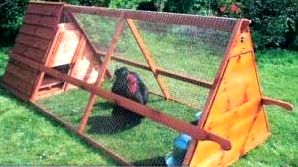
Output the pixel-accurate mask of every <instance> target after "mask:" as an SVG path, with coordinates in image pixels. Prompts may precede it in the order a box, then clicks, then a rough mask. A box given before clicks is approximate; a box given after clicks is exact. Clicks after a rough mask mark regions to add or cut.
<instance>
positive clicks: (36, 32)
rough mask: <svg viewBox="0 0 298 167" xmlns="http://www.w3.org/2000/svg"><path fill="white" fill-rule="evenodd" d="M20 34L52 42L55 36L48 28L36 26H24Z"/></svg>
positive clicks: (53, 31)
mask: <svg viewBox="0 0 298 167" xmlns="http://www.w3.org/2000/svg"><path fill="white" fill-rule="evenodd" d="M20 32H21V33H23V34H28V35H32V36H36V37H39V38H43V39H49V40H52V39H53V37H54V36H55V30H53V29H52V28H49V27H41V26H38V25H32V24H26V23H25V24H24V25H23V27H22V28H21V31H20Z"/></svg>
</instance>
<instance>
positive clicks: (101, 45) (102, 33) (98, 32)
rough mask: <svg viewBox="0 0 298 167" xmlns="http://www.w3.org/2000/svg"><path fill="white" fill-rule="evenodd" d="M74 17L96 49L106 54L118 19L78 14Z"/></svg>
mask: <svg viewBox="0 0 298 167" xmlns="http://www.w3.org/2000/svg"><path fill="white" fill-rule="evenodd" d="M75 16H76V18H77V20H78V22H79V25H80V26H81V27H82V28H83V29H84V30H85V32H86V34H87V36H88V37H89V39H90V40H91V42H92V43H93V45H94V46H95V47H96V49H97V50H98V51H101V52H106V51H107V50H108V48H109V44H110V42H111V40H112V37H113V35H114V33H115V28H116V25H117V22H118V21H119V19H118V18H113V17H104V16H95V15H86V14H79V13H76V14H75Z"/></svg>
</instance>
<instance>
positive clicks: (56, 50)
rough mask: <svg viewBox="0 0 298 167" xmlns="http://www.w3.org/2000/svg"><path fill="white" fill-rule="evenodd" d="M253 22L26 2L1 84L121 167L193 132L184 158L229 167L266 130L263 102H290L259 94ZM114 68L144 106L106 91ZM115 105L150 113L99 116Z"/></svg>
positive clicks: (151, 157)
mask: <svg viewBox="0 0 298 167" xmlns="http://www.w3.org/2000/svg"><path fill="white" fill-rule="evenodd" d="M249 23H250V21H249V20H246V19H231V18H220V17H204V16H195V15H184V14H171V13H159V12H146V11H133V10H116V9H107V8H99V7H82V6H73V5H68V4H64V3H41V2H39V3H37V2H31V3H30V5H29V7H28V10H27V13H26V17H25V20H24V24H23V27H22V29H21V31H20V33H19V35H18V37H17V40H16V44H15V46H14V48H13V50H12V52H11V54H10V60H9V63H8V65H7V68H6V73H5V75H4V77H3V85H4V86H5V87H6V88H7V89H8V90H9V91H11V92H12V93H13V94H15V95H16V96H17V97H19V98H20V99H22V100H24V101H29V102H30V103H32V104H33V105H34V106H36V107H37V108H38V109H39V111H41V112H43V113H45V114H46V115H48V116H50V117H52V118H54V119H55V120H57V121H58V122H60V123H61V124H63V125H65V127H66V128H67V129H69V130H70V131H72V132H74V133H76V134H77V135H79V136H80V137H81V138H83V139H84V140H86V141H87V142H89V143H90V144H91V145H92V146H94V147H96V148H101V149H102V150H104V152H105V153H107V154H108V155H111V156H112V157H113V158H114V159H116V160H117V161H118V162H119V163H120V164H122V165H158V164H160V165H162V164H163V163H162V162H160V161H164V157H165V156H166V153H168V152H170V151H171V149H172V141H173V138H175V137H176V136H177V133H184V134H187V135H188V136H190V137H191V143H190V144H189V146H188V149H187V152H186V155H185V157H183V161H182V162H183V163H182V164H180V165H187V166H188V165H189V166H226V165H230V164H232V163H233V162H235V161H236V160H237V159H239V157H241V156H242V155H245V154H246V153H247V152H248V151H250V150H251V149H253V148H255V147H256V146H258V145H260V144H262V143H263V142H265V140H266V139H267V138H268V136H269V135H270V131H269V127H268V121H267V118H266V113H265V108H264V105H272V104H274V105H278V106H280V107H283V108H285V109H288V110H291V109H292V106H291V105H290V104H289V103H286V102H282V101H278V100H274V99H270V98H267V97H264V96H263V94H262V92H261V89H260V85H259V78H258V74H257V68H256V63H255V57H254V50H253V45H252V40H251V34H250V29H249ZM119 67H127V68H128V69H129V70H131V71H134V72H135V73H138V75H139V76H140V77H141V78H142V79H143V81H144V83H145V84H146V85H147V87H148V89H149V91H150V96H149V102H148V104H147V105H142V104H140V103H137V102H135V101H132V100H131V99H129V98H125V97H122V96H119V95H117V94H115V93H112V92H111V89H110V87H111V85H112V84H113V77H114V76H113V75H114V71H115V70H116V69H118V68H119ZM115 105H118V106H121V107H123V108H125V109H128V110H130V112H134V113H137V114H140V115H142V116H144V117H146V118H145V119H144V120H143V121H142V123H140V124H138V125H134V126H133V127H127V126H126V125H123V126H125V128H123V127H121V126H118V124H121V120H116V121H115V120H114V119H113V118H112V117H111V116H110V117H109V116H103V115H102V114H104V113H108V112H110V111H111V109H112V108H113V106H115ZM199 111H201V112H202V114H201V117H200V118H199V120H198V121H196V122H195V123H192V124H191V123H190V122H191V121H193V117H194V115H195V113H197V112H199ZM147 118H148V119H147ZM93 123H94V124H93ZM95 123H96V125H97V126H93V125H95ZM113 123H116V124H113ZM116 125H117V126H116ZM102 129H106V130H102ZM110 129H113V131H109V130H110ZM107 131H109V132H107ZM131 152H132V153H131ZM142 160H143V161H142ZM146 160H147V161H146ZM153 161H159V162H158V163H154V162H153Z"/></svg>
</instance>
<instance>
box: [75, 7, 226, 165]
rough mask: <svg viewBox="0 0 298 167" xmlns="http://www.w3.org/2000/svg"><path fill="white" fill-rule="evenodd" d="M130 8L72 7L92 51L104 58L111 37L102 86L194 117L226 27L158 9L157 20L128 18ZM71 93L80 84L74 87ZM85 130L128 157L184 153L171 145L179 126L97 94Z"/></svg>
mask: <svg viewBox="0 0 298 167" xmlns="http://www.w3.org/2000/svg"><path fill="white" fill-rule="evenodd" d="M111 12H113V11H111ZM129 14H130V13H128V14H127V15H125V14H121V15H119V17H115V15H117V13H115V15H114V14H112V13H108V14H107V13H105V14H103V15H99V16H98V15H88V14H79V13H76V14H75V16H76V18H77V20H78V22H79V25H80V26H81V28H82V29H83V31H85V32H86V34H87V36H88V37H89V38H90V40H91V42H92V43H93V45H94V46H95V47H96V52H98V53H97V54H96V55H95V56H102V57H101V60H102V61H103V62H105V61H108V60H107V59H109V58H108V57H104V56H106V55H107V53H108V51H109V49H111V48H110V47H111V46H112V45H111V44H116V47H115V49H114V51H113V55H112V57H111V61H109V64H108V65H107V70H108V71H109V73H110V74H111V75H112V76H111V78H106V79H105V80H104V81H103V84H102V85H101V89H103V90H105V91H108V92H112V93H115V94H118V95H120V96H123V97H125V98H127V99H130V100H132V101H135V102H137V103H141V104H143V105H146V106H148V107H150V108H152V109H154V110H156V111H159V112H162V113H164V114H167V115H169V116H171V117H173V118H177V119H180V120H184V121H186V122H189V123H192V124H196V123H197V121H198V116H197V115H198V113H200V112H201V111H203V109H204V106H205V104H206V102H207V98H208V95H209V92H210V88H211V86H212V83H213V81H214V79H215V77H216V74H217V72H218V70H219V66H220V63H221V61H222V59H223V56H224V52H225V50H226V47H227V45H228V42H229V39H230V36H231V30H230V29H229V28H227V27H225V28H218V29H217V28H216V26H214V25H212V24H211V25H209V26H206V27H204V26H200V25H196V24H194V22H188V21H187V20H185V23H187V24H185V25H184V24H183V22H182V23H181V22H179V23H177V24H176V23H175V19H176V18H175V19H174V21H170V22H168V21H169V20H167V19H165V20H163V19H164V18H162V17H160V18H159V19H160V21H161V22H158V19H157V20H154V21H152V20H150V21H146V18H145V17H141V16H140V18H138V16H135V15H132V16H133V17H135V18H134V19H130V18H129V16H130V15H129ZM120 17H122V18H120ZM157 18H158V17H157ZM181 18H182V20H183V18H184V17H181ZM121 19H124V20H125V21H126V22H125V25H124V28H123V30H122V31H121V36H120V37H115V32H116V31H117V28H116V27H117V25H118V24H119V21H120V20H121ZM210 27H211V28H210ZM198 83H204V84H205V86H202V84H198ZM208 84H209V85H208ZM206 85H207V86H206ZM165 92H167V93H168V95H169V97H166V96H167V94H166V93H165ZM72 93H74V94H76V93H79V94H80V93H82V92H81V91H80V90H73V91H72ZM85 100H87V99H84V101H85ZM77 104H79V103H77ZM80 116H82V115H80ZM73 123H77V122H74V121H73ZM85 133H86V134H87V135H88V136H89V137H91V138H92V139H94V140H95V141H97V142H99V143H101V144H102V145H103V146H104V147H106V148H108V149H109V150H111V151H113V152H115V153H116V154H118V155H120V156H122V157H123V158H124V159H126V160H128V161H129V162H130V163H132V164H135V165H162V166H164V165H166V160H167V159H169V158H166V157H167V155H170V156H174V157H176V160H177V158H178V159H179V160H178V161H179V162H180V163H182V161H183V158H184V154H185V153H186V151H185V150H184V151H181V150H180V151H179V148H176V146H177V145H179V144H177V142H178V143H179V140H184V139H182V138H185V135H184V134H180V133H179V132H177V131H173V130H172V129H169V128H167V127H166V126H163V125H161V124H158V123H155V122H152V120H150V119H149V118H145V117H143V116H141V115H139V114H137V113H135V112H133V111H130V110H127V109H126V108H123V107H120V106H118V105H117V101H115V103H111V102H109V101H107V99H103V98H101V97H99V98H98V99H97V101H96V103H95V104H94V107H93V109H92V114H91V116H90V118H89V120H88V122H87V126H86V129H85ZM186 138H189V139H187V141H188V142H189V141H190V140H191V137H190V136H187V135H186ZM175 142H176V144H175ZM177 149H178V151H177ZM157 150H158V151H157ZM170 152H172V154H169V153H170ZM177 154H181V155H177Z"/></svg>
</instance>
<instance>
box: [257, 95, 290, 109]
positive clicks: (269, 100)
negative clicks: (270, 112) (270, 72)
mask: <svg viewBox="0 0 298 167" xmlns="http://www.w3.org/2000/svg"><path fill="white" fill-rule="evenodd" d="M262 101H263V104H264V105H276V106H279V107H281V108H284V109H286V110H288V111H292V110H293V108H294V106H293V104H291V103H288V102H285V101H282V100H277V99H272V98H269V97H262Z"/></svg>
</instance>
